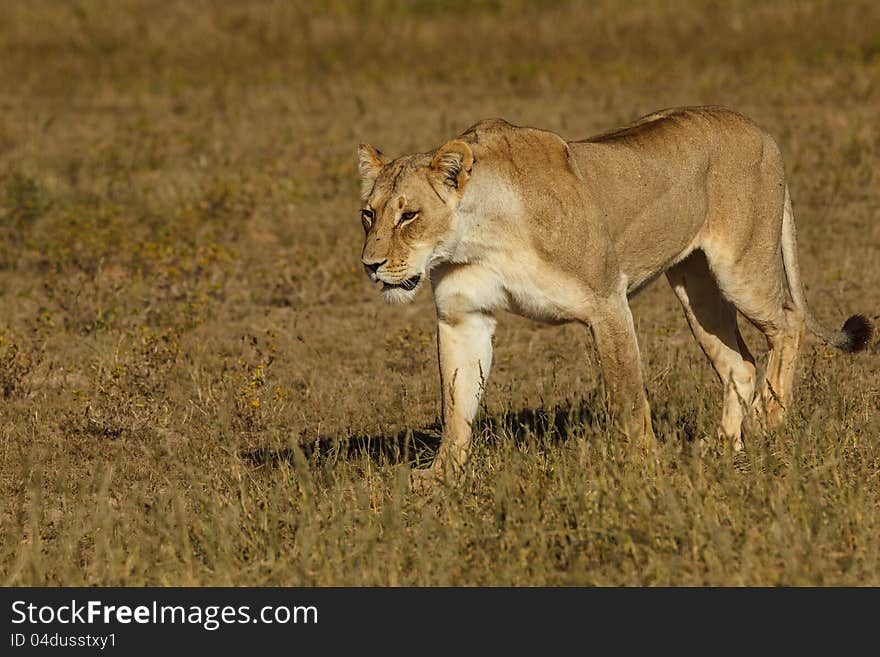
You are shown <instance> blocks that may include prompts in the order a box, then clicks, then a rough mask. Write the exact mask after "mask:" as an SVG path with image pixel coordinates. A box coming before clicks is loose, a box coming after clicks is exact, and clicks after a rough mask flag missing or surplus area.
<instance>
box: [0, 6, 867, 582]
mask: <svg viewBox="0 0 880 657" xmlns="http://www.w3.org/2000/svg"><path fill="white" fill-rule="evenodd" d="M878 27H880V5H878V4H877V3H876V2H873V1H871V0H866V1H864V2H858V1H854V2H794V1H791V0H784V1H781V2H773V3H765V2H748V1H740V2H735V1H734V2H713V3H708V2H646V1H639V2H627V3H622V2H621V3H618V2H610V1H604V2H594V3H589V4H581V3H568V2H555V3H550V4H544V5H535V4H533V3H528V2H512V3H506V2H477V3H469V2H448V3H442V2H420V3H415V4H412V5H411V4H408V3H405V2H402V1H400V2H398V1H394V0H386V1H380V2H366V1H364V2H352V3H349V2H340V1H336V2H329V3H302V4H291V3H284V2H279V3H270V2H253V3H247V4H245V3H233V2H206V1H199V2H196V1H186V2H184V1H183V0H181V1H179V2H173V3H169V2H160V1H159V0H126V1H125V2H116V1H112V2H111V1H110V0H107V1H98V0H83V1H81V2H70V3H66V2H65V3H62V2H49V1H46V0H30V1H21V2H5V3H3V6H2V8H0V392H2V397H0V500H2V501H0V583H5V584H8V585H31V584H48V585H55V584H67V585H74V584H119V585H138V584H158V585H172V584H174V585H188V584H189V585H221V584H233V585H239V584H248V585H330V584H354V585H358V584H367V585H372V584H380V585H407V584H415V585H439V584H450V585H461V584H487V585H495V584H514V585H533V584H550V585H560V584H564V585H569V584H578V585H590V584H647V585H656V584H711V585H714V584H733V585H740V584H744V585H771V584H794V585H798V584H826V585H827V584H856V585H861V584H874V585H877V584H880V540H878V537H880V435H878V434H880V419H878V412H877V410H878V404H880V353H878V349H877V346H876V342H875V343H874V344H873V345H871V346H869V348H868V350H867V352H866V353H863V354H861V355H859V356H857V357H849V356H846V355H842V354H839V353H836V352H833V351H831V350H829V349H827V348H825V347H824V346H823V345H821V344H820V343H818V342H817V341H816V340H815V339H814V338H809V339H808V340H807V341H806V344H805V347H804V349H803V351H802V357H801V360H800V365H799V372H800V375H799V383H798V386H797V388H796V397H797V406H796V408H795V409H794V411H793V413H792V414H791V418H790V422H789V424H788V426H787V427H786V428H785V429H784V430H782V431H780V432H778V433H770V434H766V435H752V436H750V438H749V439H748V443H747V450H746V451H745V453H744V454H742V455H739V456H734V455H733V454H731V453H730V451H729V450H725V449H723V448H722V446H720V445H718V443H717V441H714V440H712V439H711V438H710V439H709V440H707V441H705V440H703V438H704V437H711V436H713V435H714V431H715V422H716V420H717V417H718V414H719V412H720V386H719V385H718V384H717V382H716V381H715V378H714V374H713V373H712V372H711V370H710V368H709V366H708V364H707V363H706V362H705V360H704V358H703V356H702V354H701V353H700V352H699V349H698V348H697V346H696V344H695V343H694V341H693V340H692V338H691V337H690V334H689V331H688V329H687V326H686V324H685V322H684V319H683V317H682V314H681V312H680V310H679V307H678V304H677V302H676V301H675V299H674V297H673V295H672V293H671V292H670V291H669V289H668V286H667V285H666V284H665V282H663V281H662V280H661V281H659V282H658V283H655V284H654V285H652V286H651V287H650V288H649V289H648V290H646V291H645V292H644V293H642V294H641V295H640V296H639V297H638V298H637V299H635V300H634V302H633V308H634V315H635V318H636V323H637V330H638V334H639V339H640V342H641V349H642V355H643V359H644V362H645V366H646V372H647V387H648V391H649V396H650V400H651V402H652V404H653V410H654V415H655V418H654V421H655V427H656V430H657V432H658V435H659V437H660V440H659V441H658V443H657V445H656V446H654V447H651V448H649V449H648V450H647V451H646V450H645V449H644V448H643V447H640V446H636V445H633V444H630V443H627V442H626V441H624V440H622V439H620V438H619V437H616V436H615V435H613V433H611V432H609V431H608V430H607V429H606V425H605V424H604V423H603V422H602V421H601V418H600V417H599V415H600V414H599V413H598V408H599V404H598V401H597V400H598V399H599V398H600V393H599V391H598V390H599V389H598V386H599V376H598V369H597V365H596V361H595V358H594V356H593V355H592V351H591V349H592V347H591V346H590V344H589V339H588V335H587V334H586V332H585V331H584V330H582V329H581V328H578V327H575V326H568V327H561V328H559V327H557V328H548V327H543V326H540V325H537V324H533V323H531V322H528V321H525V320H520V319H517V318H514V317H507V316H505V317H502V318H501V321H500V324H499V329H498V332H497V336H496V340H495V344H496V363H497V365H496V366H495V368H494V371H493V373H492V377H491V379H490V383H489V387H488V391H487V395H486V400H485V404H484V410H483V413H482V415H481V419H480V420H479V422H478V424H477V427H476V433H477V439H476V447H475V454H474V457H473V459H472V461H471V466H472V467H471V471H470V473H469V475H468V478H467V480H466V482H465V483H464V485H462V486H460V487H457V488H451V489H446V490H443V489H441V490H439V491H437V492H435V493H433V494H428V495H418V494H413V493H411V492H409V490H408V488H407V466H408V464H410V463H414V464H417V465H418V464H426V463H428V462H429V461H430V458H431V455H432V451H433V450H434V449H435V448H436V445H437V438H438V435H439V433H438V427H437V415H438V411H439V402H438V394H439V384H438V380H437V374H436V371H435V370H436V365H435V342H434V340H435V338H434V329H433V325H434V313H433V306H432V304H431V301H430V295H429V294H428V293H427V292H423V293H422V294H421V295H420V297H419V299H418V301H417V303H415V304H414V305H412V306H408V307H403V308H399V307H398V308H392V307H386V306H383V305H382V303H381V302H380V300H379V298H378V295H377V293H376V291H375V290H374V289H373V288H372V286H371V285H370V284H369V282H368V281H367V279H366V277H365V276H364V274H363V271H362V269H361V267H360V265H359V262H358V257H359V251H360V246H361V241H362V229H361V227H360V222H359V220H358V203H359V202H358V181H357V175H356V170H355V148H356V145H357V143H358V142H359V141H369V142H371V143H373V144H375V145H377V146H378V147H380V148H382V149H383V150H384V151H385V152H386V153H389V154H392V155H395V154H401V153H405V152H411V151H415V150H428V149H431V148H435V147H437V146H438V145H440V144H441V143H443V142H444V141H445V140H446V139H448V138H450V137H452V136H454V135H455V134H457V133H459V132H460V131H462V130H464V129H465V128H467V127H468V126H469V125H470V124H472V123H474V122H475V121H476V120H478V119H480V118H484V117H489V116H503V117H505V118H507V119H508V120H510V121H512V122H515V123H524V124H531V125H536V126H540V127H545V128H549V129H552V130H556V131H558V132H560V133H561V134H563V135H565V136H568V137H570V138H580V137H584V136H587V135H590V134H592V133H595V132H597V131H600V130H603V129H605V128H609V127H612V126H614V125H616V124H619V123H621V122H624V121H627V120H630V119H633V118H635V117H637V116H640V115H642V114H645V113H647V112H649V111H651V110H654V109H657V108H661V107H668V106H675V105H683V104H702V103H711V104H724V105H728V106H732V107H735V108H737V109H739V110H741V111H743V112H745V113H746V114H749V115H751V116H752V117H753V118H755V119H756V120H757V121H758V122H759V123H760V124H762V125H763V126H764V127H766V128H767V129H768V130H770V131H771V132H772V133H773V134H774V135H775V136H776V137H777V139H778V141H779V143H780V146H781V148H782V151H783V153H784V155H785V159H786V162H787V166H788V171H789V175H790V185H791V189H792V195H793V198H794V201H795V214H796V217H797V222H798V226H799V237H800V257H801V267H802V270H803V276H804V279H805V282H806V285H807V289H808V296H809V299H810V301H811V302H812V305H813V308H814V310H815V312H816V313H817V315H818V316H819V317H820V318H822V319H823V320H824V321H825V322H826V323H829V324H832V325H835V326H839V325H840V323H841V322H842V321H843V319H844V318H845V317H846V316H847V315H848V314H850V313H852V312H864V313H866V314H868V315H869V316H874V317H875V318H876V316H877V313H878V310H880V292H878V290H880V221H878V218H880V212H878V208H880V131H878V127H877V118H878V112H880V30H878ZM747 339H748V341H749V342H750V344H751V346H752V348H753V350H754V351H756V352H760V353H763V349H764V345H763V340H760V339H759V336H758V335H757V334H756V332H755V331H754V330H751V329H750V328H749V330H748V333H747Z"/></svg>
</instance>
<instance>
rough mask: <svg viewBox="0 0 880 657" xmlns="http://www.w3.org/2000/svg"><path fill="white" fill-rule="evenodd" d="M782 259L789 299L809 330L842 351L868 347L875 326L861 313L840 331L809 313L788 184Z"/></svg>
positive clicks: (783, 225) (850, 319)
mask: <svg viewBox="0 0 880 657" xmlns="http://www.w3.org/2000/svg"><path fill="white" fill-rule="evenodd" d="M782 262H783V265H784V266H785V277H786V278H787V279H788V289H789V292H790V293H791V298H792V300H793V301H794V304H795V306H797V307H798V309H799V310H801V311H802V312H803V313H804V319H805V320H806V324H807V328H808V329H809V330H810V332H811V333H813V334H814V335H816V336H817V337H818V338H819V339H821V340H822V341H823V342H825V343H826V344H828V345H831V346H832V347H836V348H838V349H840V350H841V351H845V352H850V353H853V352H856V351H861V350H862V349H864V348H865V347H867V346H868V343H869V342H870V341H871V336H872V335H873V333H874V327H873V325H872V324H871V320H869V319H868V318H867V317H865V316H864V315H853V316H852V317H850V318H849V319H848V320H846V322H844V324H843V328H841V329H840V330H839V331H831V330H829V329H827V328H825V327H824V326H822V325H821V324H820V323H819V321H818V320H817V319H816V318H815V317H814V316H813V313H812V312H810V308H809V306H807V298H806V295H805V294H804V286H803V283H802V282H801V272H800V268H799V267H798V259H797V231H796V229H795V225H794V215H793V214H792V211H791V196H789V193H788V187H786V188H785V209H784V210H783V215H782Z"/></svg>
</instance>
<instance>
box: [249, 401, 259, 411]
mask: <svg viewBox="0 0 880 657" xmlns="http://www.w3.org/2000/svg"><path fill="white" fill-rule="evenodd" d="M251 407H252V408H254V409H257V408H259V407H260V400H259V399H254V400H253V401H252V402H251Z"/></svg>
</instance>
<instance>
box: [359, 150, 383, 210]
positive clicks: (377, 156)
mask: <svg viewBox="0 0 880 657" xmlns="http://www.w3.org/2000/svg"><path fill="white" fill-rule="evenodd" d="M386 164H388V158H386V157H385V156H384V155H382V153H381V152H380V151H377V150H376V149H375V148H373V147H372V146H370V145H369V144H361V145H360V146H358V169H360V172H361V198H362V199H364V200H366V198H367V197H368V196H369V195H370V192H371V191H373V185H374V184H375V183H376V178H377V177H378V175H379V172H380V171H381V170H382V167H384V166H385V165H386Z"/></svg>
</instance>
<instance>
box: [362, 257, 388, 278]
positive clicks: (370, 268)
mask: <svg viewBox="0 0 880 657" xmlns="http://www.w3.org/2000/svg"><path fill="white" fill-rule="evenodd" d="M361 262H363V263H364V267H366V269H367V273H368V274H375V273H376V271H377V270H378V269H379V267H381V266H382V265H384V264H385V263H386V262H388V258H385V259H384V260H383V261H381V262H366V261H364V260H361Z"/></svg>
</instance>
